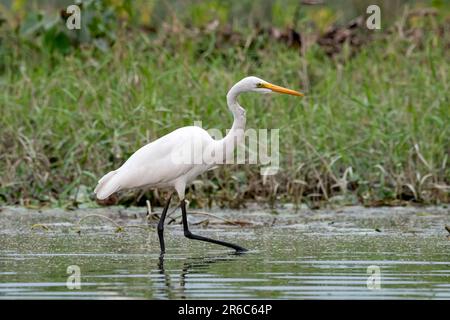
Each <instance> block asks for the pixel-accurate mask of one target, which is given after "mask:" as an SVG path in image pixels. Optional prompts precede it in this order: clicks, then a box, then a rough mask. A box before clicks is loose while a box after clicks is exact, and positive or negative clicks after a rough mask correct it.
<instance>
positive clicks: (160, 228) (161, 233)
mask: <svg viewBox="0 0 450 320" xmlns="http://www.w3.org/2000/svg"><path fill="white" fill-rule="evenodd" d="M171 199H172V194H171V195H170V197H169V199H168V200H167V203H166V205H165V207H164V209H163V212H162V213H161V218H160V219H159V223H158V237H159V246H160V247H161V254H163V253H164V252H166V246H165V245H164V220H166V214H167V210H169V205H170V200H171Z"/></svg>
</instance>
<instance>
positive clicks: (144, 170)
mask: <svg viewBox="0 0 450 320" xmlns="http://www.w3.org/2000/svg"><path fill="white" fill-rule="evenodd" d="M243 92H258V93H270V92H279V93H285V94H290V95H294V96H303V94H302V93H300V92H297V91H294V90H290V89H286V88H283V87H279V86H276V85H273V84H271V83H269V82H267V81H264V80H262V79H259V78H257V77H246V78H244V79H242V80H241V81H239V82H238V83H236V84H235V85H234V86H233V87H232V88H231V89H230V91H229V92H228V94H227V104H228V108H229V109H230V111H231V113H232V114H233V117H234V121H233V126H232V128H231V130H230V131H229V132H228V134H227V135H226V136H225V137H224V138H223V139H220V140H215V139H213V138H212V137H211V136H210V135H209V134H208V132H207V131H206V130H204V129H202V128H200V127H197V126H188V127H183V128H179V129H177V130H175V131H173V132H171V133H169V134H167V135H165V136H163V137H161V138H159V139H157V140H155V141H153V142H151V143H149V144H147V145H145V146H143V147H142V148H140V149H139V150H137V151H136V152H135V153H134V154H133V155H132V156H131V157H130V158H129V159H128V160H127V161H126V162H125V163H124V164H123V165H122V166H121V167H120V168H119V169H117V170H114V171H111V172H109V173H108V174H106V175H105V176H103V178H101V179H100V181H99V182H98V185H97V187H96V188H95V191H94V192H95V193H96V196H97V198H98V199H100V200H101V199H106V198H107V197H109V196H110V195H112V194H113V193H115V192H118V191H121V190H127V189H134V188H175V190H176V192H177V193H178V197H179V199H180V201H181V203H180V206H181V211H182V219H183V229H184V235H185V236H186V237H187V238H189V239H195V240H201V241H207V242H212V243H215V244H219V245H223V246H227V247H230V248H233V249H235V250H236V251H246V249H244V248H242V247H240V246H237V245H235V244H232V243H227V242H223V241H219V240H214V239H210V238H206V237H203V236H199V235H195V234H192V233H191V232H190V231H189V227H188V223H187V213H186V202H185V189H186V186H187V185H188V184H189V183H191V182H192V181H193V180H194V179H195V177H197V176H198V175H200V174H202V173H203V172H205V171H207V170H208V169H211V168H212V167H213V166H215V165H217V164H218V163H219V162H220V163H223V161H217V159H216V161H205V160H204V159H203V158H204V152H205V150H209V151H211V150H215V152H220V151H222V150H225V151H224V152H223V154H221V157H223V158H227V157H229V156H230V155H232V154H233V153H234V147H235V144H236V142H237V143H239V142H241V141H242V138H243V137H244V128H245V110H244V109H243V108H242V107H241V106H240V105H239V103H238V102H237V97H238V96H239V94H241V93H243ZM194 145H195V146H197V147H196V148H193V149H192V148H191V146H194ZM186 147H187V149H189V150H193V151H192V152H193V153H194V154H193V156H194V158H195V159H197V160H198V159H201V161H179V160H180V150H186ZM213 153H214V152H213ZM223 158H222V159H220V160H223ZM176 159H178V160H176ZM189 159H190V158H189ZM227 159H228V158H227ZM190 160H191V159H190ZM171 198H172V195H171V196H170V197H169V199H168V201H167V203H166V205H165V207H164V209H163V212H162V214H161V218H160V221H159V223H158V236H159V242H160V247H161V253H162V254H163V253H164V252H165V245H164V220H165V218H166V214H167V210H168V208H169V204H170V200H171Z"/></svg>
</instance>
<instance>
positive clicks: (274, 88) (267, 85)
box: [261, 83, 304, 97]
mask: <svg viewBox="0 0 450 320" xmlns="http://www.w3.org/2000/svg"><path fill="white" fill-rule="evenodd" d="M261 88H265V89H270V90H272V91H274V92H279V93H285V94H291V95H293V96H298V97H303V96H304V94H303V93H301V92H298V91H294V90H291V89H286V88H283V87H280V86H276V85H274V84H271V83H262V84H261Z"/></svg>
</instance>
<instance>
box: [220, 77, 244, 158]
mask: <svg viewBox="0 0 450 320" xmlns="http://www.w3.org/2000/svg"><path fill="white" fill-rule="evenodd" d="M241 92H242V91H241V90H240V88H239V86H238V85H235V86H233V87H232V88H231V89H230V91H229V92H228V94H227V104H228V108H229V109H230V111H231V113H233V117H234V120H233V126H232V127H231V129H230V130H229V131H228V134H227V135H226V136H225V138H224V139H223V140H222V142H223V143H224V145H225V148H226V151H225V152H226V155H227V157H229V156H230V155H231V154H233V153H234V149H235V148H236V146H237V145H238V144H240V143H241V142H242V140H243V138H244V131H245V110H244V108H242V107H241V106H240V105H239V103H238V102H237V97H238V96H239V94H240V93H241Z"/></svg>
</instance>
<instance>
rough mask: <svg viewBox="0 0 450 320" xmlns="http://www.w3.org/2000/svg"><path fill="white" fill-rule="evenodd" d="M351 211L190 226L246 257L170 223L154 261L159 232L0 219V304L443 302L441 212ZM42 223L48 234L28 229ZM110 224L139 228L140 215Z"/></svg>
mask: <svg viewBox="0 0 450 320" xmlns="http://www.w3.org/2000/svg"><path fill="white" fill-rule="evenodd" d="M357 214H358V213H351V214H342V213H335V212H334V213H328V214H326V213H323V214H313V215H311V214H310V213H306V214H300V215H298V214H297V215H295V214H291V215H284V216H283V215H279V216H277V220H276V221H275V220H274V219H273V216H272V215H270V214H269V213H267V214H265V215H259V214H258V215H253V216H251V215H249V216H250V217H252V218H251V219H249V220H253V221H259V222H260V223H259V224H258V225H257V226H245V227H236V226H226V225H222V224H211V225H210V226H208V228H202V227H201V226H199V225H193V226H192V227H191V229H192V230H193V231H194V230H195V231H197V233H201V234H202V235H205V236H210V237H215V238H220V239H222V240H225V241H232V242H236V243H238V244H240V245H242V246H244V247H247V248H249V249H251V250H250V252H248V253H246V254H241V255H236V254H232V253H231V252H230V251H229V250H227V249H226V248H222V247H219V246H216V245H213V244H207V243H202V242H198V241H193V240H187V239H185V238H184V237H183V234H182V228H181V226H180V225H170V226H168V227H167V228H166V246H167V251H168V252H167V254H166V256H165V258H164V259H160V257H159V252H158V251H159V247H158V241H157V237H156V235H155V232H154V230H151V231H150V232H149V231H148V230H145V229H143V228H129V229H127V230H126V232H122V233H116V232H115V230H114V228H112V227H105V225H107V223H106V222H105V223H103V222H101V224H102V225H104V227H102V228H95V227H94V226H93V225H90V226H88V227H85V228H83V231H82V233H81V235H78V234H77V233H76V232H74V231H73V221H75V220H76V219H77V218H79V216H75V215H74V214H73V213H65V214H48V215H43V214H38V213H33V214H28V213H27V214H23V213H21V214H17V213H16V212H11V213H9V214H5V213H4V212H0V222H1V226H2V231H1V232H0V244H1V248H0V298H2V299H17V298H25V299H28V298H42V299H51V298H59V299H61V298H62V299H65V298H77V299H80V298H81V299H86V298H89V299H91V298H94V299H97V298H109V299H126V298H138V299H198V298H206V299H218V298H224V299H247V298H250V299H266V298H274V299H317V298H318V299H329V298H333V299H334V298H337V299H385V298H389V299H397V298H401V299H405V298H406V299H417V298H421V299H423V298H425V299H450V259H449V245H450V240H449V239H447V237H446V231H445V230H444V229H443V228H439V226H443V223H445V222H446V221H448V212H447V213H446V212H445V211H443V212H439V213H437V214H429V213H426V214H422V215H421V213H420V212H414V213H407V212H406V213H400V214H394V215H386V214H381V215H380V214H377V213H370V214H365V213H361V214H360V216H361V217H363V218H355V216H357ZM113 216H114V215H111V217H113ZM392 216H395V217H394V218H392ZM388 217H391V218H388ZM116 218H117V216H116ZM117 219H118V218H117ZM202 219H203V218H202ZM37 221H39V222H42V221H45V223H47V225H48V226H49V227H50V229H49V230H48V231H45V230H43V229H40V228H37V229H35V230H31V229H30V228H29V226H30V225H31V224H32V223H36V222H37ZM71 221H72V222H71ZM117 221H119V222H123V223H124V224H125V223H126V224H134V223H135V224H141V223H142V218H141V217H138V216H133V215H130V216H128V217H126V218H124V217H123V216H122V218H121V219H118V220H117ZM265 221H266V222H267V221H269V222H270V223H265ZM277 221H278V222H277ZM350 221H353V222H350ZM191 222H192V221H191ZM99 223H100V222H97V225H98V224H99ZM374 226H377V227H376V228H381V230H379V231H381V232H378V231H376V230H375V229H376V228H374ZM71 265H76V266H78V267H79V268H80V272H81V288H80V289H72V290H71V289H68V287H67V283H66V281H67V278H68V277H69V275H70V274H68V273H67V267H68V266H71ZM369 266H376V267H379V270H380V282H379V284H380V288H379V289H373V284H374V282H370V281H369V287H370V288H372V289H369V288H368V284H367V281H368V277H369V276H370V274H368V267H369ZM375 283H376V282H375Z"/></svg>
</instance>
